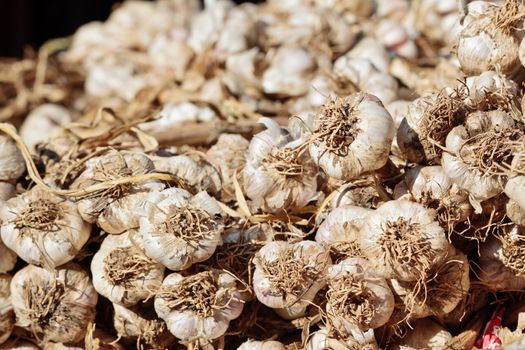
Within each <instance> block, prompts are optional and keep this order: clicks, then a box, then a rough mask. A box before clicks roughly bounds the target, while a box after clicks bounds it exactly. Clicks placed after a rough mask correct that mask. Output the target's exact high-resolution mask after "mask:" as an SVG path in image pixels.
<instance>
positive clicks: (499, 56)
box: [456, 1, 524, 75]
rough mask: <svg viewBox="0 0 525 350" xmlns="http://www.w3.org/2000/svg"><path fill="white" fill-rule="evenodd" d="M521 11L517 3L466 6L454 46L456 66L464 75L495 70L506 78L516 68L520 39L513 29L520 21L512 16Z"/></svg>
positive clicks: (474, 2) (480, 2)
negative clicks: (464, 15)
mask: <svg viewBox="0 0 525 350" xmlns="http://www.w3.org/2000/svg"><path fill="white" fill-rule="evenodd" d="M523 10H524V8H523V4H522V3H521V2H519V1H505V2H503V3H500V4H494V3H490V2H484V1H473V2H471V3H469V4H468V13H467V15H466V17H465V18H464V19H463V26H462V28H461V31H460V32H459V34H458V38H457V44H456V45H457V56H458V59H459V63H460V64H461V69H462V70H463V71H464V72H465V73H467V74H471V75H474V74H481V73H482V72H484V71H488V70H494V69H496V70H499V71H501V72H502V73H503V74H507V75H508V74H511V73H513V72H514V71H515V70H516V69H517V68H518V67H520V61H519V58H518V49H519V45H520V37H519V35H518V33H517V31H516V29H515V28H516V26H518V27H519V26H520V24H519V23H520V22H522V19H521V18H520V16H516V14H519V13H520V12H522V11H523ZM516 18H517V19H516Z"/></svg>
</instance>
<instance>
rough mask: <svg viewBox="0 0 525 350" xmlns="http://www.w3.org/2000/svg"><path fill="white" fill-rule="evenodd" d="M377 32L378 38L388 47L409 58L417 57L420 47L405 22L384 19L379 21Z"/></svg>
mask: <svg viewBox="0 0 525 350" xmlns="http://www.w3.org/2000/svg"><path fill="white" fill-rule="evenodd" d="M375 34H376V37H377V39H378V40H379V41H380V42H381V43H383V45H385V47H386V48H387V49H389V50H391V51H393V52H395V53H397V54H398V55H399V56H402V57H405V58H409V59H414V58H416V57H417V55H418V48H417V46H416V44H415V42H414V40H412V38H410V36H409V33H408V31H407V29H406V28H405V27H404V26H403V24H401V23H399V22H396V21H393V20H389V19H384V20H382V21H380V22H379V24H378V26H377V29H376V33H375Z"/></svg>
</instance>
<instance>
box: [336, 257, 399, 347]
mask: <svg viewBox="0 0 525 350" xmlns="http://www.w3.org/2000/svg"><path fill="white" fill-rule="evenodd" d="M368 265H369V264H368V262H367V261H366V260H365V259H360V258H348V259H345V260H343V261H341V262H340V263H339V264H337V265H333V266H331V267H330V269H329V271H328V291H327V304H326V313H327V315H328V316H327V322H328V324H330V325H331V326H332V327H333V328H334V331H336V332H337V333H338V334H340V335H341V336H342V337H343V338H346V337H348V336H349V335H352V334H353V333H354V332H359V331H363V332H364V331H367V330H368V329H369V328H378V327H381V326H382V325H384V324H385V323H387V321H388V320H389V319H390V316H391V315H392V312H393V311H394V295H393V294H392V291H391V290H390V288H389V286H388V284H387V282H386V280H385V279H383V278H378V277H376V276H374V273H373V271H372V270H371V269H370V268H369V266H368Z"/></svg>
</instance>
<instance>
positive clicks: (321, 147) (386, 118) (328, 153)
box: [310, 93, 395, 180]
mask: <svg viewBox="0 0 525 350" xmlns="http://www.w3.org/2000/svg"><path fill="white" fill-rule="evenodd" d="M394 133H395V129H394V121H393V120H392V117H391V116H390V114H389V113H388V111H387V110H386V109H385V108H384V107H383V104H382V103H381V101H379V100H378V99H377V98H376V97H375V96H373V95H369V94H366V93H354V94H352V95H350V96H349V97H346V98H344V99H340V98H336V99H335V100H333V101H329V102H328V103H326V104H325V105H324V106H323V108H321V110H320V111H319V113H318V114H317V116H316V118H315V121H314V132H313V135H312V136H311V140H312V141H311V143H310V155H311V156H312V159H313V160H314V162H316V163H317V164H318V165H319V167H321V168H322V169H323V170H324V171H325V172H326V173H327V174H328V175H329V176H331V177H334V178H336V179H345V180H349V179H352V178H355V177H358V176H359V175H361V174H363V173H366V172H370V171H374V170H377V169H379V168H381V167H383V166H384V165H385V164H386V162H387V160H388V154H389V152H390V145H391V143H392V139H393V137H394Z"/></svg>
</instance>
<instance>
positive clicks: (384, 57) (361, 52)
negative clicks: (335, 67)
mask: <svg viewBox="0 0 525 350" xmlns="http://www.w3.org/2000/svg"><path fill="white" fill-rule="evenodd" d="M348 56H349V57H352V58H364V59H368V60H370V62H372V65H373V66H374V68H375V69H377V70H379V71H380V72H383V73H387V72H388V65H389V64H390V56H389V55H388V51H387V50H386V49H385V47H384V46H383V45H382V44H381V43H380V42H379V41H377V40H376V39H373V38H370V37H365V38H364V39H362V40H361V41H359V42H358V43H357V45H355V46H354V47H353V48H352V50H350V51H349V52H348Z"/></svg>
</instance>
